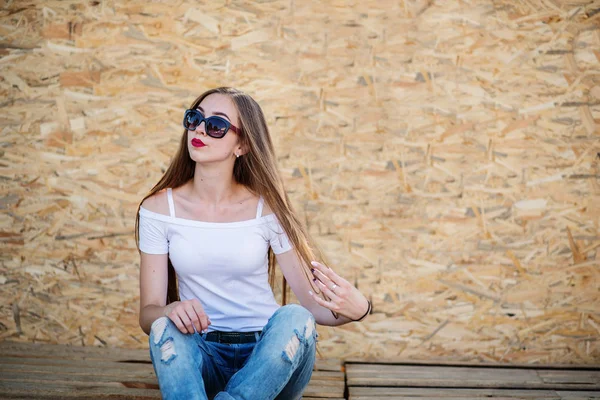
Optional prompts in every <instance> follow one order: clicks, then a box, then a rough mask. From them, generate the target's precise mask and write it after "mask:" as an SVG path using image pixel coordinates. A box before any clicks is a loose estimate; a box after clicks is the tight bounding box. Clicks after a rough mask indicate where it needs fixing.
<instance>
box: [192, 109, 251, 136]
mask: <svg viewBox="0 0 600 400" xmlns="http://www.w3.org/2000/svg"><path fill="white" fill-rule="evenodd" d="M202 121H204V130H205V131H206V134H207V135H208V136H210V137H213V138H216V139H221V138H222V137H223V136H225V134H226V133H227V131H228V130H229V129H231V130H232V131H234V132H235V133H237V134H239V133H240V129H239V128H237V127H235V126H233V125H231V122H229V121H227V120H226V119H225V118H221V117H217V116H216V115H213V116H212V117H208V118H205V117H204V115H202V113H201V112H200V111H198V110H185V114H184V115H183V127H184V128H185V129H187V130H190V131H195V130H196V128H197V127H199V126H200V124H201V123H202Z"/></svg>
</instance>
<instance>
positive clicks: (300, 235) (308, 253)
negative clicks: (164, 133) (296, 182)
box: [135, 87, 338, 318]
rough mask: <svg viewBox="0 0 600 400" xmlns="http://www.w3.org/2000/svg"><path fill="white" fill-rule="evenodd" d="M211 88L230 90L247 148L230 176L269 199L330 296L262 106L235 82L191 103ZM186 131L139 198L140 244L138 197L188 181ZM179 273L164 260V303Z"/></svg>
mask: <svg viewBox="0 0 600 400" xmlns="http://www.w3.org/2000/svg"><path fill="white" fill-rule="evenodd" d="M213 93H220V94H223V95H226V96H228V97H229V98H230V99H231V100H232V101H233V103H234V105H235V107H236V109H237V111H238V114H239V125H238V127H239V128H241V133H240V135H239V136H240V141H241V145H242V147H244V148H246V149H249V151H248V152H247V153H246V154H244V156H243V157H239V158H236V160H235V163H234V165H233V176H234V179H235V180H236V182H237V183H240V184H243V185H245V186H246V187H247V188H248V190H250V191H251V192H252V193H253V194H255V195H257V196H259V195H262V196H263V198H264V199H265V202H266V203H267V204H268V205H269V207H270V208H271V210H273V213H274V214H275V215H276V217H277V219H278V220H279V223H280V224H281V226H282V227H283V229H284V230H285V233H286V234H287V236H288V238H289V240H290V243H291V244H292V246H293V248H294V250H295V251H296V254H297V255H298V257H299V258H300V260H301V261H303V262H302V264H303V268H302V270H303V272H304V275H305V277H306V279H308V282H309V284H310V285H311V287H312V288H313V290H314V292H315V293H317V294H320V295H321V296H322V297H323V298H325V299H327V300H329V299H328V298H327V297H326V296H325V294H324V293H322V292H321V290H320V289H319V288H318V287H317V286H316V285H315V284H314V283H313V281H312V277H311V275H312V274H311V272H310V262H311V260H316V259H317V258H315V255H318V257H319V258H318V259H319V260H324V257H323V254H322V252H321V251H320V250H319V248H318V247H317V246H315V244H314V241H313V240H312V238H311V237H310V235H309V233H308V231H307V230H306V229H305V227H304V226H303V225H302V224H301V223H300V221H299V220H298V218H297V217H296V214H295V212H294V209H293V207H292V203H291V202H290V199H289V198H288V195H287V193H286V192H285V189H284V186H283V180H282V178H281V174H280V173H279V169H278V168H277V163H276V158H275V151H274V148H273V143H272V141H271V136H270V134H269V129H268V128H267V123H266V121H265V117H264V115H263V112H262V110H261V108H260V106H259V105H258V103H257V102H256V101H254V99H253V98H252V97H250V96H249V95H247V94H245V93H243V92H241V91H239V90H237V89H233V88H228V87H221V88H216V89H211V90H208V91H206V92H204V93H202V94H201V95H200V96H199V97H197V98H196V100H194V101H193V103H192V105H191V106H190V109H192V110H195V109H196V108H197V107H198V105H199V104H200V102H202V100H203V99H204V98H205V97H207V96H208V95H211V94H213ZM187 135H188V132H187V130H185V129H184V132H183V135H182V136H181V141H180V145H179V149H178V151H177V154H175V158H173V159H172V161H171V165H169V168H168V169H167V171H166V172H165V173H164V175H163V176H162V178H161V179H160V180H159V181H158V183H157V184H156V185H154V187H153V188H152V189H151V190H150V192H149V193H148V194H147V195H146V196H144V198H143V199H142V201H141V202H140V204H139V205H138V210H137V213H136V218H135V241H136V246H137V248H138V251H140V250H139V211H140V206H141V204H142V202H143V201H144V200H145V199H147V198H148V197H150V196H152V195H154V194H155V193H157V192H159V191H161V190H163V189H165V188H177V187H179V186H182V185H183V184H185V183H187V182H188V181H189V180H191V179H193V178H194V171H195V166H196V163H195V161H194V160H192V158H191V157H190V153H189V150H188V146H187V139H188V136H187ZM268 260H269V267H268V268H269V269H268V274H269V284H270V285H271V287H272V288H273V289H274V287H275V261H276V260H275V255H274V253H273V250H272V249H271V248H269V253H268ZM176 279H177V276H176V274H175V270H174V268H173V265H172V264H171V260H169V261H168V285H167V299H166V304H169V303H172V302H174V301H178V300H179V290H178V286H177V281H176ZM282 303H283V304H284V305H285V304H287V282H286V280H285V277H283V282H282ZM332 314H333V315H334V317H335V318H338V315H337V313H335V312H334V311H332Z"/></svg>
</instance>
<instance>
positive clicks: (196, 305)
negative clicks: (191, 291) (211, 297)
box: [165, 299, 211, 333]
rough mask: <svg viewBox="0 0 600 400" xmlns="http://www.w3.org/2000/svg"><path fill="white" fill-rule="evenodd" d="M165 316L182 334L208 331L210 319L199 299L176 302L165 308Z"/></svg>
mask: <svg viewBox="0 0 600 400" xmlns="http://www.w3.org/2000/svg"><path fill="white" fill-rule="evenodd" d="M165 315H166V316H167V317H169V319H170V320H171V321H173V323H174V324H175V325H176V326H177V328H178V329H179V330H180V331H181V332H182V333H194V327H195V328H196V332H198V333H200V332H203V331H204V330H207V329H208V326H209V325H210V324H211V322H210V318H208V315H206V313H205V312H204V308H203V307H202V305H201V304H200V301H198V299H191V300H184V301H174V302H172V303H170V304H168V305H167V306H166V307H165Z"/></svg>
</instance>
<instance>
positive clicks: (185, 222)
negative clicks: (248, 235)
mask: <svg viewBox="0 0 600 400" xmlns="http://www.w3.org/2000/svg"><path fill="white" fill-rule="evenodd" d="M167 200H168V203H169V213H170V215H165V214H160V213H157V212H154V211H150V210H148V209H146V208H144V207H142V206H140V213H143V214H145V215H146V216H148V217H152V218H154V219H158V220H160V221H166V222H174V223H178V224H180V225H188V226H201V227H205V228H238V227H241V226H252V225H257V224H259V223H264V222H267V221H268V220H269V219H273V217H274V216H275V214H268V215H263V216H261V214H262V209H263V204H264V199H263V197H262V196H260V198H259V200H258V207H257V210H256V218H254V219H247V220H244V221H232V222H208V221H200V220H196V219H187V218H178V217H177V216H175V207H174V201H173V193H172V190H171V188H167Z"/></svg>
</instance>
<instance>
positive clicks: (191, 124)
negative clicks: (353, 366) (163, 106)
mask: <svg viewBox="0 0 600 400" xmlns="http://www.w3.org/2000/svg"><path fill="white" fill-rule="evenodd" d="M201 120H202V115H200V113H198V112H192V111H188V112H187V113H186V114H185V118H184V119H183V126H184V127H185V128H186V129H189V130H191V131H193V130H195V129H196V128H197V127H198V125H200V121H201Z"/></svg>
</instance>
